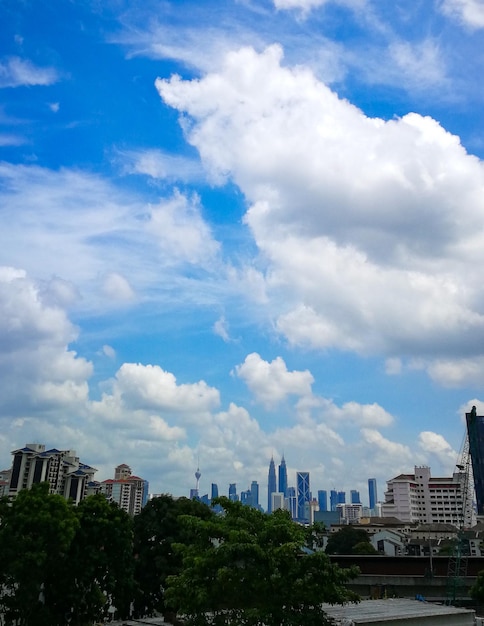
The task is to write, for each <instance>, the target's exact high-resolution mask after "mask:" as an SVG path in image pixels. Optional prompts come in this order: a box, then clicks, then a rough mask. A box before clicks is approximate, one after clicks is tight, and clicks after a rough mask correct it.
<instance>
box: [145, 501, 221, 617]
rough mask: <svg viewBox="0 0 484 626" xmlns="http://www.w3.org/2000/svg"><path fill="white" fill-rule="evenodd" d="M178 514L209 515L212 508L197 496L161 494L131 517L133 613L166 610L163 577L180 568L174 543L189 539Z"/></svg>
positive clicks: (202, 516)
mask: <svg viewBox="0 0 484 626" xmlns="http://www.w3.org/2000/svg"><path fill="white" fill-rule="evenodd" d="M181 515H192V516H195V517H198V518H200V519H205V520H206V519H210V518H211V517H212V516H213V513H212V510H211V509H210V508H209V507H208V506H206V505H205V504H202V503H201V502H199V501H198V500H190V499H188V498H177V499H174V498H172V496H169V495H162V496H160V497H158V498H153V500H150V501H149V502H148V503H147V504H146V506H145V507H144V508H143V509H142V511H141V513H140V514H139V515H137V516H136V517H135V518H134V552H135V558H136V562H135V568H136V580H137V583H138V591H137V594H136V598H135V613H136V614H137V615H140V616H142V615H147V614H151V613H153V611H155V610H156V611H159V612H161V613H166V607H165V601H164V590H165V586H166V579H167V577H168V576H170V575H172V574H177V573H178V572H179V571H180V568H181V564H182V559H181V555H180V553H179V552H177V551H175V550H174V549H173V544H175V543H190V541H191V540H192V537H191V532H190V528H188V527H187V526H185V525H183V524H180V521H179V520H180V516H181Z"/></svg>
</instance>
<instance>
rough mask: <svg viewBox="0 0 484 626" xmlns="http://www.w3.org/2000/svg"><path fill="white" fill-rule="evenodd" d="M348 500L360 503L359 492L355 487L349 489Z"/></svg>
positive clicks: (352, 502)
mask: <svg viewBox="0 0 484 626" xmlns="http://www.w3.org/2000/svg"><path fill="white" fill-rule="evenodd" d="M350 502H351V504H361V500H360V492H359V491H357V490H356V489H352V490H351V491H350Z"/></svg>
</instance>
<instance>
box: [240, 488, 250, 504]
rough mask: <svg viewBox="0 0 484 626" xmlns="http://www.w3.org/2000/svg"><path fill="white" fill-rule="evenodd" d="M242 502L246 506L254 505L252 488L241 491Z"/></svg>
mask: <svg viewBox="0 0 484 626" xmlns="http://www.w3.org/2000/svg"><path fill="white" fill-rule="evenodd" d="M240 502H241V503H242V504H243V505H245V506H252V497H251V493H250V489H246V490H245V491H241V492H240Z"/></svg>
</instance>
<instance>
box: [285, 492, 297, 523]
mask: <svg viewBox="0 0 484 626" xmlns="http://www.w3.org/2000/svg"><path fill="white" fill-rule="evenodd" d="M286 500H287V506H286V508H287V510H288V511H289V512H290V513H291V518H292V519H297V496H296V489H295V488H294V487H288V488H287V498H286Z"/></svg>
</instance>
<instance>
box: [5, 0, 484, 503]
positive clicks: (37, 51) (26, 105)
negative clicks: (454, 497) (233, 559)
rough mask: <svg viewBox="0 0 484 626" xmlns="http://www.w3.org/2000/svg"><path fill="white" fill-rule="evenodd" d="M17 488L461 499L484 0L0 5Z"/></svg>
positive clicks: (475, 287) (479, 367)
mask: <svg viewBox="0 0 484 626" xmlns="http://www.w3.org/2000/svg"><path fill="white" fill-rule="evenodd" d="M0 20H1V23H2V38H1V41H0V94H1V101H0V102H1V104H0V152H1V155H0V218H1V228H0V266H1V267H0V469H3V468H6V467H9V466H10V463H11V454H10V453H11V451H12V450H15V449H16V448H21V447H23V446H24V445H25V444H26V443H33V442H40V443H44V444H46V446H47V448H50V447H56V448H59V449H75V450H76V451H77V453H78V455H79V456H80V457H81V458H82V460H83V461H84V462H85V463H88V464H90V465H93V466H95V467H96V468H97V469H98V473H97V475H96V478H97V479H99V480H102V479H104V478H108V477H110V476H111V475H112V473H113V468H114V467H115V466H117V465H119V464H120V463H127V464H129V466H130V467H131V468H132V469H133V471H134V472H135V473H136V474H137V475H139V476H141V477H143V478H145V479H147V480H148V481H149V483H150V491H151V492H154V493H163V492H168V493H172V494H174V495H188V493H189V491H190V489H191V488H193V487H194V486H195V477H194V473H195V471H196V469H197V467H200V470H201V478H200V493H202V494H203V493H207V492H209V491H210V483H211V482H216V483H218V485H219V491H220V493H221V494H222V493H227V491H228V485H229V483H236V484H237V488H238V490H239V491H241V490H243V489H247V488H248V486H249V485H250V483H251V481H252V480H257V481H258V482H259V484H260V487H261V495H260V498H261V502H264V498H265V492H264V490H265V489H266V488H267V469H268V465H269V461H270V459H271V456H272V455H273V456H274V458H275V460H276V462H279V459H280V458H281V456H282V455H283V454H284V456H285V459H286V461H287V465H288V477H289V484H291V485H295V474H296V471H298V470H301V471H308V472H310V475H311V488H312V489H313V491H316V490H317V489H327V490H328V491H329V490H330V489H333V488H335V489H337V490H344V491H348V492H349V490H350V489H358V490H359V491H360V493H361V494H362V499H365V496H364V494H366V493H367V479H368V478H369V477H375V478H376V479H377V481H378V486H379V495H380V497H382V496H383V491H384V486H385V481H386V480H388V479H390V478H391V477H392V476H395V475H396V474H398V473H399V472H410V471H413V467H414V465H429V466H430V467H431V468H432V474H434V475H447V474H451V473H452V471H453V469H454V466H455V463H456V461H457V457H458V454H459V448H460V446H461V443H462V439H463V436H464V413H465V411H468V410H470V407H471V406H472V405H476V406H477V410H478V412H479V413H482V411H483V410H484V403H483V402H482V400H481V398H482V397H483V386H484V283H483V280H482V267H483V260H484V167H483V161H482V159H483V158H484V143H483V136H484V134H483V127H484V117H483V111H484V106H483V104H484V102H483V100H484V87H483V83H482V76H483V72H484V56H483V54H482V50H483V49H484V46H483V43H484V42H483V29H484V7H483V4H482V2H480V1H479V0H435V1H433V0H429V1H428V2H420V3H418V2H417V3H411V4H409V3H408V2H403V1H399V0H395V1H394V2H391V3H388V2H384V1H383V0H375V1H372V0H271V1H269V0H261V1H255V0H253V1H251V0H239V1H233V2H231V1H228V0H227V1H219V0H217V1H215V0H207V1H204V2H202V3H200V2H196V1H194V0H178V1H171V2H170V1H161V0H160V1H150V0H148V1H143V2H138V1H136V0H133V1H127V0H126V1H125V0H116V1H114V0H112V1H110V0H106V1H105V2H102V3H99V2H97V1H95V0H92V1H89V0H87V1H86V0H82V2H81V1H80V0H73V1H72V2H68V3H65V2H60V3H59V2H53V1H52V0H46V1H45V2H42V3H38V2H25V3H19V2H6V3H2V6H1V7H0Z"/></svg>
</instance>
